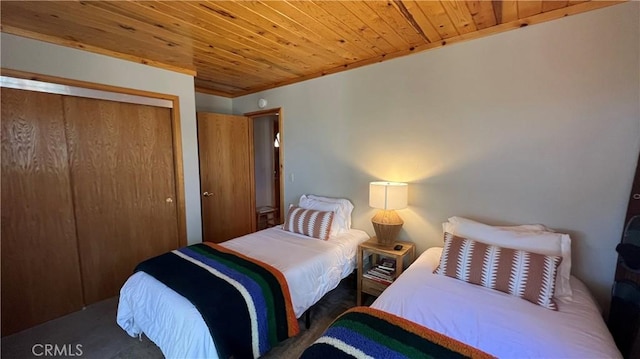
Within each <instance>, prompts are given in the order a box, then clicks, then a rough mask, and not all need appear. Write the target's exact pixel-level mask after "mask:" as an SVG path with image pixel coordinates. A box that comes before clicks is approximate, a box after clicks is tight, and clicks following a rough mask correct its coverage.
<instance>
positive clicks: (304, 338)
mask: <svg viewBox="0 0 640 359" xmlns="http://www.w3.org/2000/svg"><path fill="white" fill-rule="evenodd" d="M355 301H356V291H355V284H354V279H353V278H352V277H349V278H347V279H345V280H344V281H342V283H340V285H338V287H337V288H336V289H334V290H333V291H331V292H330V293H328V294H327V295H325V297H324V298H322V299H321V300H320V301H319V302H318V303H317V304H316V305H315V306H314V308H313V310H312V312H311V313H312V314H311V323H312V325H311V328H309V329H305V327H304V321H303V320H299V321H298V322H299V324H300V334H299V335H297V336H296V337H294V338H290V339H288V340H286V341H284V342H282V343H281V344H280V345H279V346H277V347H275V348H273V349H272V350H271V351H270V352H268V353H267V354H266V355H265V356H264V357H263V358H269V359H275V358H278V359H280V358H285V359H286V358H298V357H299V356H300V353H302V351H303V350H304V348H306V347H307V346H309V345H310V344H311V343H313V341H315V340H316V339H317V338H318V337H319V336H320V334H321V333H322V332H323V331H324V330H325V329H326V328H327V326H328V325H329V324H330V323H331V322H332V321H333V320H334V319H335V318H336V317H337V316H338V315H339V314H340V313H342V312H344V311H345V310H346V309H348V308H351V307H352V306H354V305H355ZM117 306H118V299H117V298H111V299H108V300H105V301H102V302H99V303H96V304H92V305H90V306H88V307H87V308H85V309H84V310H82V311H79V312H76V313H72V314H69V315H67V316H65V317H62V318H58V319H55V320H52V321H50V322H47V323H44V324H41V325H39V326H37V327H34V328H31V329H28V330H25V331H22V332H20V333H17V334H13V335H10V336H7V337H4V338H2V340H1V353H2V358H35V357H36V356H35V355H34V354H33V353H32V348H33V347H34V345H36V344H57V345H58V346H59V347H60V346H62V345H67V347H69V345H71V348H67V349H74V350H75V345H76V344H81V345H82V354H83V355H82V356H81V357H82V358H113V359H115V358H118V359H124V358H145V359H146V358H149V359H153V358H163V355H162V352H161V351H160V349H159V348H158V347H157V346H156V345H155V344H154V343H153V342H151V341H150V340H149V339H148V338H146V337H144V336H143V337H142V341H140V340H139V339H138V338H131V337H129V336H128V335H127V334H126V333H125V332H124V331H123V330H122V329H121V328H120V327H119V326H118V325H117V324H116V321H115V320H116V319H115V318H116V309H117ZM33 349H34V350H35V353H36V354H42V352H43V347H42V346H36V347H35V348H33ZM71 352H72V353H73V351H71ZM75 356H78V355H75ZM39 357H42V355H39Z"/></svg>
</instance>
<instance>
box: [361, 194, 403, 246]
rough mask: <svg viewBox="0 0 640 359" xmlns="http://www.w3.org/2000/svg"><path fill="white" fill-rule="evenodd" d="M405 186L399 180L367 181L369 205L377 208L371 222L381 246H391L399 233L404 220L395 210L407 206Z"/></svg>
mask: <svg viewBox="0 0 640 359" xmlns="http://www.w3.org/2000/svg"><path fill="white" fill-rule="evenodd" d="M407 188H408V186H407V184H406V183H400V182H371V183H369V206H370V207H373V208H378V209H379V211H378V212H377V213H376V215H375V216H373V218H371V223H372V224H373V230H374V231H375V232H376V237H378V244H380V245H381V246H384V247H389V248H391V247H393V246H394V243H395V241H396V238H397V237H398V233H400V229H401V228H402V224H403V223H404V222H403V221H402V218H400V216H399V215H398V214H397V213H396V211H395V210H396V209H402V208H405V207H407V193H408V191H407Z"/></svg>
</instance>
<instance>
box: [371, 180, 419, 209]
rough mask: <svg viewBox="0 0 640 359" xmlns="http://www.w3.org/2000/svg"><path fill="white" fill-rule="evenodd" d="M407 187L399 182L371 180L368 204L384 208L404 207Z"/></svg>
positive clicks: (405, 205)
mask: <svg viewBox="0 0 640 359" xmlns="http://www.w3.org/2000/svg"><path fill="white" fill-rule="evenodd" d="M408 187H409V186H407V184H406V183H400V182H371V183H369V206H370V207H373V208H378V209H384V210H392V209H402V208H406V207H407V194H408Z"/></svg>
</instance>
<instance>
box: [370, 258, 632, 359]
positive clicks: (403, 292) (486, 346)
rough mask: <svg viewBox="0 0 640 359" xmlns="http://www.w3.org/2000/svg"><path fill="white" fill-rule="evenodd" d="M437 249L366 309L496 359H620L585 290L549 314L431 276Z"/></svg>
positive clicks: (578, 288)
mask: <svg viewBox="0 0 640 359" xmlns="http://www.w3.org/2000/svg"><path fill="white" fill-rule="evenodd" d="M441 253H442V248H431V249H429V250H427V251H426V252H424V253H423V254H422V255H421V256H420V257H419V258H418V259H417V260H416V261H415V262H414V263H413V264H412V265H411V266H410V267H409V268H408V269H407V270H406V271H405V272H404V273H403V274H402V275H401V276H400V277H399V278H398V279H397V280H396V281H395V282H394V283H393V284H392V285H391V286H390V287H389V288H387V290H385V291H384V292H383V293H382V294H381V295H380V297H378V299H376V301H375V302H374V303H373V304H372V305H371V306H372V307H374V308H377V309H381V310H384V311H386V312H390V313H393V314H396V315H398V316H401V317H404V318H407V319H409V320H411V321H413V322H416V323H418V324H421V325H423V326H425V327H428V328H431V329H433V330H435V331H437V332H439V333H442V334H445V335H447V336H450V337H452V338H454V339H457V340H459V341H462V342H464V343H467V344H469V345H471V346H474V347H476V348H478V349H480V350H482V351H485V352H487V353H489V354H492V355H494V356H497V357H499V358H621V355H620V352H619V351H618V349H617V348H616V346H615V343H614V341H613V338H612V337H611V334H610V333H609V331H608V330H607V327H606V325H605V323H604V321H603V319H602V317H601V315H600V311H599V310H598V307H597V305H596V303H595V301H594V299H593V297H592V296H591V294H590V293H589V291H588V290H587V288H586V286H585V285H584V284H583V283H582V282H581V281H580V280H578V279H577V278H575V277H571V288H572V290H573V298H572V300H571V301H557V302H558V311H552V310H549V309H546V308H543V307H541V306H538V305H535V304H533V303H530V302H528V301H526V300H523V299H520V298H517V297H513V296H510V295H507V294H505V293H502V292H498V291H495V290H491V289H488V288H484V287H481V286H477V285H472V284H469V283H466V282H463V281H460V280H456V279H454V278H450V277H445V276H439V275H435V274H433V273H432V271H433V270H434V269H435V268H436V267H437V265H438V262H439V259H440V254H441Z"/></svg>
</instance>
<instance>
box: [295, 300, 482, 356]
mask: <svg viewBox="0 0 640 359" xmlns="http://www.w3.org/2000/svg"><path fill="white" fill-rule="evenodd" d="M301 358H303V359H312V358H390V359H393V358H492V356H490V355H488V354H486V353H484V352H482V351H480V350H478V349H476V348H473V347H471V346H469V345H466V344H464V343H461V342H459V341H457V340H455V339H452V338H449V337H447V336H445V335H442V334H440V333H437V332H434V331H433V330H430V329H428V328H425V327H423V326H420V325H418V324H416V323H414V322H411V321H409V320H407V319H404V318H401V317H398V316H395V315H393V314H390V313H387V312H383V311H381V310H377V309H374V308H368V307H356V308H352V309H350V310H348V311H347V312H345V313H344V314H342V315H341V316H340V317H338V319H336V320H335V321H334V322H333V324H331V326H330V327H329V328H328V329H327V330H326V331H325V333H324V334H323V335H322V337H320V338H319V339H318V340H317V341H316V342H315V343H314V344H313V345H311V346H310V347H309V348H307V350H305V352H304V353H303V354H302V356H301Z"/></svg>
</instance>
